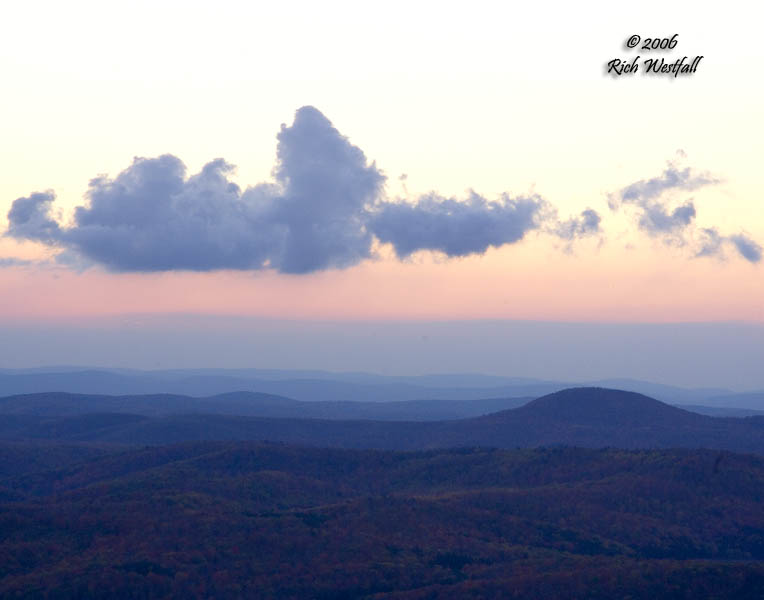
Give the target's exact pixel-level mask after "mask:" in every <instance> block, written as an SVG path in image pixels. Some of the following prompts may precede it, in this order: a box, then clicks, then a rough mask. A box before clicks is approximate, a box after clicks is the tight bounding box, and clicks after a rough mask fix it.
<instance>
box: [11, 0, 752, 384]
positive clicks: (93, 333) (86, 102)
mask: <svg viewBox="0 0 764 600" xmlns="http://www.w3.org/2000/svg"><path fill="white" fill-rule="evenodd" d="M761 12H762V9H761V8H760V7H758V6H757V5H756V4H755V3H750V2H726V3H723V4H719V3H698V2H692V3H691V2H676V3H672V4H671V5H668V6H667V5H666V4H665V3H659V2H646V3H640V5H639V6H638V7H637V6H634V5H622V6H616V5H613V4H612V3H606V2H581V3H576V4H575V5H573V4H571V5H570V6H568V5H566V4H562V3H557V2H554V3H552V2H537V3H533V4H528V5H517V4H509V3H506V4H504V5H502V4H501V3H495V2H471V3H467V4H465V3H444V2H439V3H429V2H406V3H403V2H386V3H384V4H382V3H376V4H365V3H358V2H354V3H351V2H324V3H307V2H281V3H250V2H225V1H223V2H217V3H214V5H213V4H211V3H195V2H183V3H180V2H162V3H148V2H133V3H130V4H127V3H116V2H97V3H96V2H79V1H74V2H69V3H54V2H34V1H31V2H27V3H14V4H13V5H12V6H10V7H6V8H4V18H3V20H2V22H0V67H2V73H3V78H2V80H1V81H0V93H2V98H3V104H2V111H0V161H2V163H1V164H2V165H3V167H2V169H0V173H1V174H2V175H1V176H0V232H2V233H1V234H0V332H1V333H3V334H4V336H5V337H6V340H14V343H13V344H10V343H8V344H4V348H3V349H2V351H1V353H0V366H35V365H39V364H52V363H59V364H60V363H71V362H72V361H70V360H67V358H71V357H72V356H76V357H79V358H78V359H77V360H78V361H80V362H82V364H100V365H112V366H140V367H146V368H150V367H152V366H154V365H156V364H162V365H167V364H172V365H173V366H194V367H198V366H205V365H208V364H209V365H210V366H216V367H220V366H225V365H224V364H220V357H221V354H220V352H219V350H218V351H215V350H213V349H210V351H209V352H207V353H205V352H204V351H203V350H202V351H198V352H195V353H193V356H190V357H188V358H187V359H183V358H179V357H182V356H184V355H185V354H184V353H183V352H181V350H182V348H183V346H184V344H187V343H188V341H187V340H186V341H185V342H184V341H183V339H182V336H180V335H179V334H178V327H177V323H179V322H182V323H183V324H184V325H183V328H182V330H183V331H186V332H192V333H193V332H195V333H193V335H192V337H193V339H195V340H197V343H199V344H201V346H202V347H204V344H203V343H202V340H204V339H205V338H204V336H205V335H211V334H210V333H209V332H210V325H209V324H210V323H211V322H223V321H216V320H215V319H224V321H225V320H226V319H233V320H234V321H233V322H236V323H239V324H240V325H239V326H238V328H239V329H240V330H242V331H250V332H251V333H250V338H251V340H252V341H251V343H252V344H256V343H257V340H258V339H260V337H261V336H262V335H264V334H262V327H270V328H271V329H269V331H276V332H281V334H282V338H283V340H288V341H284V343H283V344H282V346H283V348H282V350H281V351H279V353H278V356H275V355H274V356H270V355H267V354H263V353H256V354H249V353H247V351H246V346H242V345H241V343H242V342H241V340H239V341H236V342H235V343H234V338H235V336H234V333H231V331H232V330H230V329H227V328H225V327H224V328H222V329H221V330H220V331H218V332H217V333H216V335H217V336H218V337H217V338H216V339H218V338H219V343H223V342H222V341H220V340H224V339H229V340H230V342H231V343H230V346H231V347H232V348H233V347H235V348H238V349H240V351H239V352H237V353H235V355H231V356H228V355H227V354H226V356H227V359H226V360H227V361H229V362H230V363H231V365H230V366H232V367H233V366H235V367H241V366H252V367H258V366H263V367H274V368H290V367H293V368H329V369H334V370H347V369H345V367H346V366H348V365H349V364H350V363H352V366H353V368H354V369H355V368H361V369H364V370H369V371H377V372H391V371H396V372H404V371H405V372H432V371H438V370H443V369H445V370H454V369H456V370H465V369H459V368H458V367H459V365H460V364H461V365H462V366H465V365H466V364H467V363H469V369H468V370H471V371H482V372H491V373H497V374H504V375H514V376H524V375H526V376H530V375H533V376H545V377H549V378H553V377H562V376H565V377H567V378H571V377H572V378H575V376H576V373H580V379H583V378H585V377H590V376H600V377H615V376H636V375H639V376H640V377H642V378H646V379H653V380H656V381H662V382H666V383H678V382H680V381H681V382H682V383H683V384H687V385H689V384H692V383H693V382H694V381H695V379H693V377H694V376H693V374H692V364H694V363H693V361H694V360H695V359H693V358H691V357H693V356H695V354H693V353H698V352H700V353H702V357H700V356H697V357H696V358H697V360H698V361H701V362H699V363H697V364H699V365H700V364H702V365H703V368H702V371H703V373H702V374H698V375H697V381H700V380H701V379H702V380H703V385H725V386H728V387H733V388H735V387H737V388H741V389H743V388H745V389H749V388H750V389H753V388H756V387H761V388H764V375H759V374H758V373H755V372H754V371H756V369H755V368H754V367H750V368H749V366H748V365H749V364H750V361H751V360H754V363H753V364H756V362H755V361H758V360H759V359H764V347H762V335H761V331H762V330H764V276H763V275H764V271H763V269H764V261H762V247H763V246H764V202H763V201H762V200H763V199H762V191H764V190H763V188H764V186H763V185H762V183H761V178H760V175H759V164H758V163H759V162H760V160H761V157H762V156H764V116H762V112H761V108H760V107H761V106H763V105H764V88H763V85H764V84H763V83H762V79H761V77H759V76H758V72H759V69H760V65H761V64H762V59H764V49H763V48H762V46H761V44H760V43H759V41H758V40H759V31H758V23H760V22H761V17H762V14H761ZM633 35H638V36H640V43H639V44H638V45H637V47H636V48H628V47H627V44H626V42H627V40H629V38H630V37H631V36H633ZM674 35H676V37H674V38H673V39H674V41H675V42H676V43H675V47H674V48H673V49H660V48H658V49H644V48H642V45H643V44H644V43H645V41H646V40H647V38H658V39H661V40H662V39H664V38H667V39H671V38H672V36H674ZM701 56H702V59H700V62H699V63H697V68H696V70H695V72H693V73H690V74H686V73H680V74H677V75H676V77H675V76H674V75H673V74H672V73H646V72H645V71H646V64H645V63H644V60H645V59H655V60H658V61H659V60H660V59H664V60H665V61H666V63H669V64H671V63H673V62H674V61H676V60H679V59H682V58H683V57H687V58H686V62H687V63H691V62H692V61H693V59H695V58H696V57H701ZM637 57H639V58H637ZM635 58H637V64H639V65H640V68H639V69H640V70H638V71H637V72H636V73H632V74H628V73H627V74H623V75H620V76H615V75H613V73H612V72H611V73H608V72H607V71H608V66H607V65H608V62H609V61H611V60H613V59H621V60H623V61H624V62H631V61H632V60H634V59H635ZM210 319H212V320H210ZM134 322H142V323H151V326H150V327H149V328H144V334H143V335H144V337H143V338H140V339H142V340H143V342H142V344H138V345H137V346H136V345H135V343H137V342H135V339H137V338H134V336H135V335H137V334H136V333H135V330H134V329H133V330H131V331H132V333H130V334H128V333H125V332H124V330H123V329H124V328H123V324H124V323H134ZM225 322H228V321H225ZM242 323H247V324H248V325H246V326H244V325H241V324H242ZM268 323H270V324H271V325H267V324H268ZM322 323H323V324H331V327H329V326H328V325H327V328H326V329H325V333H324V334H323V337H321V336H317V334H315V335H314V334H310V335H308V334H307V333H306V332H307V331H309V330H310V331H314V330H315V327H319V329H320V324H322ZM487 323H488V324H490V323H494V324H495V323H501V324H502V327H505V326H506V327H509V328H510V329H511V330H512V331H513V332H514V333H512V334H509V333H508V334H507V336H508V339H510V340H512V341H511V343H508V342H507V343H502V344H501V345H500V346H497V345H496V344H495V343H493V342H490V340H489V338H490V335H488V333H487V332H488V331H490V329H491V327H488V329H486V324H487ZM264 324H265V325H264ZM567 325H570V326H575V327H583V329H582V330H581V331H585V330H586V331H596V332H599V333H598V334H597V335H596V336H594V337H591V336H588V338H587V339H584V337H586V336H584V337H582V338H581V341H580V343H578V345H576V344H573V345H571V343H568V342H567V341H566V342H564V343H561V342H560V340H561V339H563V338H564V336H563V337H559V336H558V335H557V334H554V335H553V334H551V333H549V332H550V331H558V330H559V331H562V330H561V329H559V327H563V328H564V327H566V326H567ZM380 326H381V327H382V329H381V330H380V331H381V332H384V331H391V332H392V331H393V330H396V328H402V329H401V331H404V330H407V328H408V329H410V330H411V331H419V330H423V329H422V328H424V329H427V328H431V327H434V328H435V330H438V331H442V330H441V329H438V328H442V327H451V328H453V329H449V331H451V332H452V333H450V334H449V335H447V336H445V338H446V339H444V341H443V344H441V345H440V346H439V349H438V351H437V352H436V351H434V350H432V349H430V350H428V351H427V352H425V353H422V352H420V353H419V357H418V358H417V356H413V357H412V356H408V355H407V354H406V353H404V352H401V353H400V354H399V355H396V354H395V353H394V352H385V353H382V354H380V353H379V352H377V351H372V350H371V345H373V343H376V342H373V340H371V338H368V337H364V336H363V335H360V334H359V333H358V332H361V331H371V330H375V331H376V329H375V328H376V327H380ZM273 327H275V328H276V329H273ZM534 327H535V328H534ZM550 327H551V329H550ZM555 327H557V328H558V329H555ZM587 327H588V329H587ZM677 327H678V329H677ZM311 328H313V329H311ZM693 328H694V329H693ZM234 329H237V328H234ZM435 330H433V331H435ZM690 330H692V332H693V333H687V332H688V331H690ZM722 330H723V331H724V332H726V333H724V334H721V333H720V331H722ZM41 331H42V332H43V333H45V335H43V337H42V338H41V337H40V332H41ZM77 331H79V332H87V334H85V333H83V334H82V335H81V336H80V337H81V338H82V339H80V340H79V341H77V336H76V335H75V337H74V338H73V337H72V335H74V334H73V333H72V332H77ZM225 331H229V333H228V334H225V335H229V338H226V337H225V335H224V332H225ZM470 331H472V333H469V332H470ZM507 331H509V330H507ZM659 331H660V332H661V333H660V334H659V333H654V335H653V334H651V335H653V337H650V336H649V335H647V333H648V332H659ZM741 331H744V332H747V334H746V335H742V334H740V332H741ZM119 332H122V333H119ZM258 332H261V333H258ZM301 332H302V333H301ZM636 332H639V335H637V333H636ZM677 332H679V333H677ZM189 335H191V333H189ZM269 335H270V336H271V337H268V339H275V338H274V337H273V336H276V338H277V337H278V335H277V334H276V333H272V334H269ZM390 335H391V337H390V338H389V340H388V342H386V344H388V345H389V346H390V347H391V348H394V347H396V345H397V344H399V343H400V344H404V345H405V343H406V342H405V336H404V337H403V338H400V337H395V335H393V334H392V333H391V334H390ZM396 335H397V334H396ZM422 335H424V336H425V337H427V336H429V335H430V334H421V335H420V336H419V338H418V339H421V336H422ZM559 335H560V336H562V334H559ZM46 336H47V337H46ZM131 336H133V337H131ZM157 336H159V337H160V338H162V337H164V338H165V339H166V340H168V342H167V343H163V344H156V343H155V340H156V337H157ZM194 336H196V337H194ZM220 336H223V337H222V338H220ZM231 336H232V337H231ZM460 336H461V337H460ZM635 336H636V337H635ZM645 336H647V337H645ZM139 337H140V336H139ZM266 337H267V336H266ZM348 338H352V339H355V340H356V342H355V345H353V346H352V350H348V347H346V346H342V344H341V343H340V342H338V341H337V340H338V339H345V340H346V339H348ZM189 339H190V338H189ZM236 339H237V340H238V338H236ZM374 339H375V340H377V342H378V340H379V337H377V338H374ZM428 339H429V338H428ZM720 339H724V340H726V341H725V342H724V344H721V345H720V343H719V340H720ZM20 340H27V342H26V345H25V348H26V350H25V351H24V352H23V353H22V352H18V351H15V350H14V344H15V345H16V347H18V346H17V345H18V344H19V343H21V342H20ZM31 340H35V342H34V343H33V342H32V341H31ZM45 340H47V341H45ZM129 340H132V341H129ZM173 340H175V341H174V342H173ZM401 340H404V341H401ZM465 340H470V342H469V344H467V346H469V347H471V348H473V350H472V351H471V353H470V354H469V356H465V355H463V354H462V353H461V352H462V350H461V349H463V348H464V347H465ZM475 340H477V342H475ZM540 340H543V343H541V342H540ZM666 340H670V341H671V340H673V341H671V344H673V345H672V346H671V347H672V348H673V350H674V352H672V354H671V355H665V356H664V355H663V354H661V357H660V359H658V358H651V359H650V360H647V359H645V360H642V361H640V360H638V359H637V358H635V357H634V355H633V353H632V351H629V352H628V353H619V352H614V350H613V348H617V347H620V346H619V345H618V342H619V341H620V342H622V345H623V346H626V345H628V346H630V347H634V348H636V351H637V352H638V353H639V352H641V353H643V354H644V355H645V356H647V355H648V354H650V353H654V348H655V347H657V346H658V345H663V346H664V347H665V346H666V342H665V341H666ZM729 340H739V343H738V344H737V345H735V344H734V343H729ZM480 341H485V344H483V345H481V344H480V343H479V342H480ZM128 342H129V343H128ZM556 342H560V343H556ZM538 344H540V345H539V346H538V347H539V352H540V353H541V354H540V355H539V356H544V357H545V358H546V359H545V360H544V361H543V364H539V360H534V361H529V360H519V361H518V360H514V361H509V362H506V361H505V362H502V360H501V352H510V351H511V352H512V353H518V352H520V353H521V349H522V348H527V347H529V345H538ZM43 346H44V348H43ZM73 346H76V348H73ZM721 346H723V347H724V350H721V349H720V348H721ZM534 347H535V346H534ZM126 348H132V350H130V351H127V350H126ZM343 348H344V349H343ZM474 348H478V350H475V349H474ZM571 353H575V354H578V355H579V356H580V357H588V358H586V361H587V362H586V364H585V365H584V364H582V363H581V361H578V360H576V361H571V359H570V355H571ZM425 354H426V355H427V356H426V357H425V356H424V355H425ZM722 354H723V355H724V356H723V357H722ZM404 355H405V356H407V358H405V359H404V358H403V356H404ZM446 355H448V356H451V357H452V359H446V358H445V357H446ZM513 355H514V354H513ZM518 356H519V354H518ZM453 357H461V358H453ZM714 357H715V358H714ZM611 359H612V360H611ZM581 360H584V359H583V358H581ZM74 362H77V361H74ZM253 362H254V363H257V364H252V363H253ZM213 363H214V364H213ZM233 363H236V364H233ZM266 363H267V364H266ZM452 363H453V364H452ZM648 363H649V364H650V365H652V366H649V368H648V367H647V366H645V365H647V364H648ZM735 365H737V366H735ZM439 366H442V367H443V368H442V369H440V368H439ZM531 371H532V373H531ZM680 373H683V374H682V375H680Z"/></svg>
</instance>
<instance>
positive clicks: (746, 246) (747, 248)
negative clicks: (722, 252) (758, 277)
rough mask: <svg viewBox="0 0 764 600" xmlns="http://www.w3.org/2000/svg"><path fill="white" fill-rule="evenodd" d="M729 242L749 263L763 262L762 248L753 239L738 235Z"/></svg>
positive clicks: (731, 237)
mask: <svg viewBox="0 0 764 600" xmlns="http://www.w3.org/2000/svg"><path fill="white" fill-rule="evenodd" d="M729 240H730V242H732V244H733V245H734V246H735V248H737V251H738V252H739V253H740V255H741V256H742V257H743V258H745V259H746V260H747V261H749V262H752V263H757V262H759V261H760V260H761V256H762V248H761V246H760V245H759V244H757V243H756V242H754V241H753V240H752V239H751V238H749V237H747V236H745V235H743V234H737V235H731V236H729Z"/></svg>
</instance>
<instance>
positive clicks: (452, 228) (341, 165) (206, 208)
mask: <svg viewBox="0 0 764 600" xmlns="http://www.w3.org/2000/svg"><path fill="white" fill-rule="evenodd" d="M277 138H278V148H277V162H276V166H275V168H274V170H273V174H274V181H273V182H270V183H262V184H259V185H256V186H253V187H248V188H247V189H244V190H242V189H241V188H239V186H238V185H236V184H235V183H234V182H232V181H231V179H230V175H231V172H232V170H233V166H232V165H230V164H229V163H227V162H226V161H225V160H223V159H216V160H213V161H212V162H209V163H208V164H206V165H205V166H204V167H203V168H202V170H201V171H200V172H199V173H196V174H194V175H191V176H188V175H187V173H186V167H185V165H184V164H183V162H182V161H181V160H180V159H178V158H177V157H175V156H172V155H170V154H166V155H163V156H159V157H157V158H136V159H134V161H133V163H132V164H131V165H130V166H129V167H128V168H126V169H125V170H124V171H122V172H121V173H119V174H118V175H117V176H116V177H114V178H113V179H112V178H109V177H104V176H102V177H97V178H95V179H93V180H92V181H90V184H89V187H88V190H87V192H86V194H85V198H86V203H85V204H84V205H82V206H78V207H77V208H76V209H75V212H74V218H73V221H72V222H71V223H70V224H67V225H65V224H62V223H61V222H60V221H59V220H58V219H56V218H54V216H53V213H54V209H53V205H54V201H55V194H54V193H53V192H51V191H48V192H38V193H34V194H31V195H30V196H27V197H24V198H18V199H16V200H15V201H14V202H13V205H12V207H11V209H10V211H9V212H8V221H9V227H8V230H7V231H6V232H5V235H6V236H9V237H13V238H16V239H19V240H33V241H36V242H40V243H42V244H45V245H48V246H50V247H52V248H54V249H56V250H57V251H58V260H59V262H61V263H64V264H67V265H69V266H79V267H80V268H82V267H87V266H90V265H99V266H102V267H105V268H106V269H108V270H110V271H115V272H152V271H171V270H189V271H213V270H220V269H238V270H259V269H274V270H276V271H279V272H281V273H294V274H301V273H311V272H315V271H321V270H325V269H342V268H347V267H350V266H353V265H355V264H358V263H359V262H362V261H364V260H367V259H369V258H372V257H373V247H374V242H375V240H378V241H379V242H381V243H383V244H391V245H392V248H393V250H394V252H395V254H396V256H397V257H398V258H399V259H405V258H407V257H409V256H411V255H412V254H413V253H415V252H418V251H423V250H424V251H434V252H440V253H442V254H444V255H445V256H447V257H459V256H467V255H472V254H482V253H484V252H486V251H487V250H488V249H489V248H498V247H501V246H505V245H508V244H514V243H517V242H519V241H521V240H522V239H524V238H525V237H526V235H527V234H528V233H530V232H534V231H535V232H543V233H547V234H550V235H553V236H556V237H557V238H559V239H561V240H564V241H566V242H567V243H568V245H570V244H571V243H573V242H574V241H575V240H576V239H578V238H581V237H586V236H592V235H597V234H599V233H600V232H601V229H600V224H601V218H600V215H599V214H598V213H597V212H596V211H594V210H592V209H590V208H588V209H586V210H584V211H583V212H582V213H581V215H580V216H578V217H574V218H570V219H568V220H566V221H561V220H560V219H559V218H558V215H557V210H556V209H555V208H554V206H552V205H551V204H550V203H549V202H548V201H547V200H545V199H544V198H542V197H540V196H538V195H530V196H527V197H524V196H520V197H510V196H509V195H508V194H502V195H501V196H500V197H499V198H498V199H495V200H488V199H486V198H484V197H482V196H480V195H479V194H477V193H475V192H471V193H470V194H469V195H468V197H467V198H466V199H463V200H457V199H454V198H445V197H442V196H439V195H437V194H434V193H433V194H427V195H424V196H421V197H419V198H416V199H415V200H414V201H412V202H409V201H405V202H404V201H400V200H394V201H393V200H389V199H388V198H387V197H386V196H385V193H384V188H385V182H386V177H385V175H384V173H383V172H382V171H381V170H380V169H379V168H377V166H376V164H375V163H373V162H371V163H370V162H369V161H368V160H367V158H366V156H365V155H364V153H363V151H362V150H361V149H360V148H358V147H357V146H354V145H353V144H351V143H350V142H349V141H348V139H347V138H346V137H344V136H343V135H341V134H340V133H339V132H338V131H337V130H336V129H335V128H334V127H333V126H332V124H331V123H330V122H329V120H328V119H327V118H326V117H325V116H324V115H323V114H321V113H320V112H319V111H318V110H317V109H315V108H313V107H310V106H305V107H302V108H300V109H299V110H298V111H297V112H296V114H295V119H294V123H293V124H292V125H291V126H287V125H282V126H281V130H280V132H279V133H278V136H277ZM711 183H715V180H713V179H712V178H710V177H708V176H706V175H702V174H701V175H698V174H695V173H693V172H691V171H690V170H689V169H686V170H684V171H680V170H677V169H675V168H674V167H670V168H669V169H667V170H666V172H665V173H664V174H663V175H662V176H661V177H658V178H654V179H650V180H646V181H640V182H636V183H634V184H632V185H630V186H628V187H626V188H624V189H623V190H621V192H620V193H619V194H617V195H615V196H611V207H613V208H617V207H618V206H620V205H625V204H628V205H632V206H634V207H636V208H637V209H638V211H639V213H640V214H639V223H638V225H639V227H640V228H641V229H643V230H644V231H646V232H648V233H649V234H651V235H671V236H675V237H676V238H677V239H679V237H681V233H682V232H683V231H684V229H685V228H686V227H688V226H689V225H690V224H691V223H692V221H693V219H694V217H695V207H694V205H693V204H692V202H691V201H690V202H687V203H685V204H683V205H682V206H679V207H677V208H674V209H673V210H669V209H668V208H667V205H666V204H665V202H664V201H663V196H664V194H665V193H666V192H668V191H670V190H672V189H682V190H692V189H697V188H699V187H702V186H704V185H708V184H711ZM706 231H707V232H708V233H706V234H705V236H706V243H705V245H704V246H703V248H702V249H701V250H700V251H699V252H698V253H697V254H698V255H710V254H714V253H716V252H718V251H719V249H720V248H721V247H722V246H724V245H730V246H732V247H734V248H736V249H737V251H738V252H739V253H740V254H741V255H742V256H743V257H744V258H746V259H747V260H749V261H751V262H758V261H759V260H760V259H761V254H762V251H761V247H760V246H758V245H757V244H756V243H755V242H753V241H752V240H750V239H748V238H747V237H745V236H744V235H743V234H739V235H736V236H729V237H724V236H720V235H719V234H718V233H715V231H714V230H706ZM714 235H715V236H716V237H714ZM3 264H5V263H0V266H2V265H3Z"/></svg>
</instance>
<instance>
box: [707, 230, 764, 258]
mask: <svg viewBox="0 0 764 600" xmlns="http://www.w3.org/2000/svg"><path fill="white" fill-rule="evenodd" d="M725 246H729V247H732V248H734V249H735V250H736V251H737V252H738V254H740V256H742V257H743V258H744V259H746V260H747V261H748V262H750V263H754V264H756V263H758V262H760V261H761V259H762V255H763V254H764V249H762V247H761V246H760V245H759V244H757V243H756V242H755V241H754V240H752V239H751V238H750V237H748V236H747V235H745V234H742V233H739V234H736V235H722V234H720V233H719V231H718V230H717V229H716V228H715V227H710V228H706V229H702V230H701V243H700V249H699V250H698V252H697V254H696V256H717V257H723V256H724V248H725Z"/></svg>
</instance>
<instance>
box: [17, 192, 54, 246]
mask: <svg viewBox="0 0 764 600" xmlns="http://www.w3.org/2000/svg"><path fill="white" fill-rule="evenodd" d="M55 199H56V195H55V194H54V193H53V192H51V191H48V192H37V193H34V194H31V195H30V196H28V197H26V198H18V199H17V200H15V201H14V202H13V205H12V206H11V210H9V211H8V223H9V225H8V231H7V232H6V235H9V236H11V237H15V238H18V239H30V240H35V241H38V242H43V243H45V244H55V243H57V242H58V241H59V239H60V236H61V229H60V227H59V225H58V223H57V222H56V221H54V220H53V219H52V218H51V217H50V210H51V204H52V203H53V201H54V200H55Z"/></svg>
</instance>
